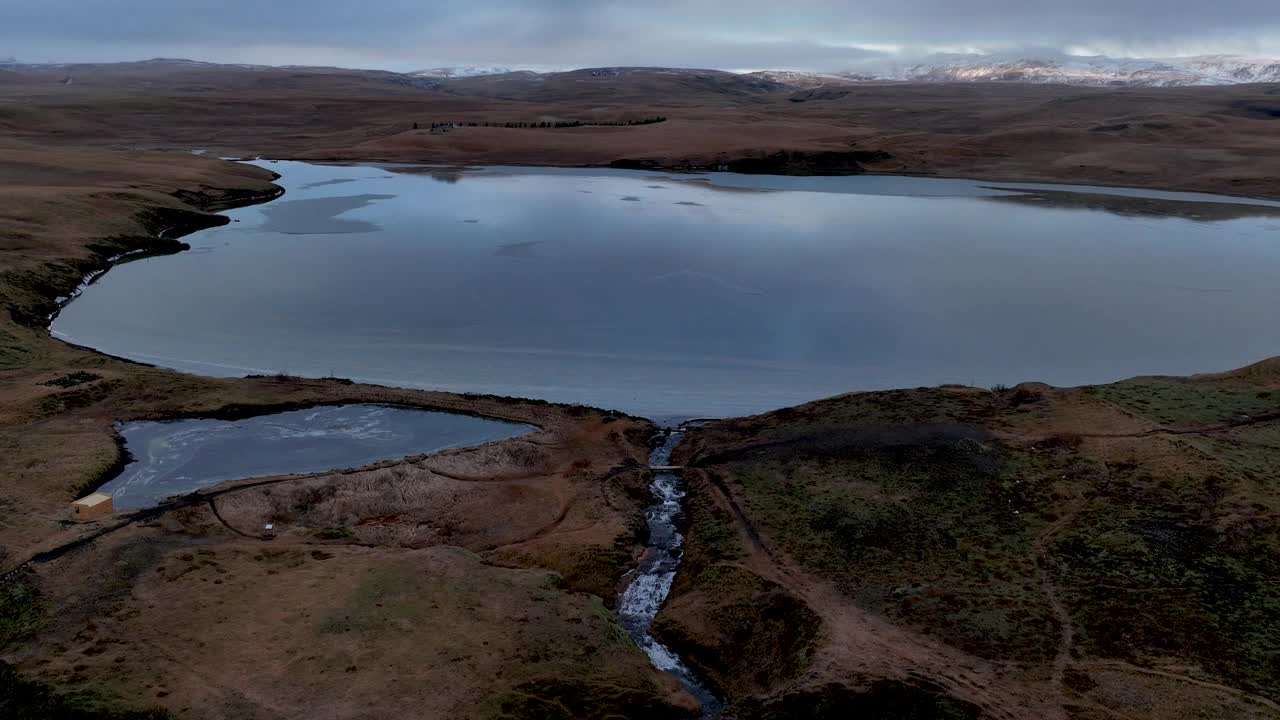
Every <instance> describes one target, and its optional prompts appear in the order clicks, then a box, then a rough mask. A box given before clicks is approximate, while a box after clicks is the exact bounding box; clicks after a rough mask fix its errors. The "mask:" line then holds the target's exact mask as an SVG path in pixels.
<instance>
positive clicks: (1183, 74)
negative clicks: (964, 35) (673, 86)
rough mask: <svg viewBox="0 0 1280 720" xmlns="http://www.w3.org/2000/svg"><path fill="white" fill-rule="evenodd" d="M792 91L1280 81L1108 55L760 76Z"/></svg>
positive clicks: (891, 64)
mask: <svg viewBox="0 0 1280 720" xmlns="http://www.w3.org/2000/svg"><path fill="white" fill-rule="evenodd" d="M751 74H752V75H754V76H759V77H764V78H767V79H770V80H773V81H775V82H780V83H784V84H786V85H791V86H793V87H800V88H806V89H808V88H814V87H819V86H822V85H834V84H850V83H855V82H866V81H900V82H1022V83H1044V84H1050V83H1055V84H1064V85H1092V86H1119V87H1184V86H1189V85H1235V84H1239V83H1259V82H1280V58H1248V57H1241V56H1236V55H1205V56H1199V57H1184V58H1151V59H1128V58H1110V57H1105V56H1101V55H1099V56H1073V55H1062V56H1057V57H1049V58H1045V57H1035V56H1031V57H1028V56H1020V55H1013V56H1010V55H1004V56H1001V55H977V54H974V55H933V56H929V57H926V58H920V59H917V60H909V61H908V60H903V61H897V60H884V59H875V60H869V61H867V62H865V63H863V64H862V65H859V66H857V67H854V68H850V69H847V70H844V71H841V72H829V73H793V72H772V71H765V72H757V73H751Z"/></svg>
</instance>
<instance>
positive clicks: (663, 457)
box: [618, 430, 723, 718]
mask: <svg viewBox="0 0 1280 720" xmlns="http://www.w3.org/2000/svg"><path fill="white" fill-rule="evenodd" d="M682 436H683V433H682V432H680V431H679V430H668V431H666V433H665V437H664V438H663V441H662V444H661V445H659V446H658V447H656V448H654V450H653V452H652V453H650V455H649V465H650V466H651V467H659V466H664V465H670V464H671V452H672V450H674V449H675V447H676V445H678V444H679V443H680V438H681V437H682ZM683 485H684V484H683V483H682V482H681V480H680V476H679V475H677V474H676V473H674V472H657V473H654V477H653V484H652V485H650V490H651V491H652V492H653V497H654V503H653V504H652V505H650V506H649V507H648V508H646V509H645V513H644V515H645V521H646V522H647V523H648V525H649V544H648V547H646V548H645V553H644V557H642V558H641V559H640V566H639V567H638V568H636V571H635V575H634V576H633V577H632V580H631V583H630V584H629V585H627V587H626V589H625V590H623V591H622V595H621V597H620V598H619V599H618V620H619V621H620V622H621V623H622V626H623V628H625V629H626V631H627V633H628V634H630V635H631V637H632V639H634V640H635V642H636V644H637V645H639V646H640V648H641V649H642V650H644V652H645V654H646V655H648V656H649V660H650V661H651V662H652V663H653V665H654V667H656V668H658V669H659V670H663V671H665V672H669V673H671V674H672V675H675V676H676V678H678V679H679V680H680V682H681V683H683V684H684V686H685V687H686V688H688V690H689V692H691V693H692V694H693V696H694V697H696V698H697V699H698V701H699V702H701V703H702V714H703V717H705V718H712V717H715V716H716V715H717V714H719V712H720V709H721V708H722V706H723V702H722V701H721V699H720V698H719V697H718V696H717V695H716V694H715V693H714V692H713V691H712V690H711V688H710V687H709V686H708V685H707V684H706V683H705V682H704V681H703V680H702V679H701V678H699V677H698V676H697V675H696V674H694V672H693V671H692V670H690V669H689V668H688V667H687V666H686V665H685V664H684V663H683V662H682V661H681V660H680V658H679V657H678V656H677V655H676V654H675V653H674V652H672V651H671V650H670V649H669V648H667V647H666V646H665V645H663V644H662V643H660V642H658V641H657V640H656V639H655V638H654V637H653V636H652V635H650V634H649V627H650V625H652V624H653V619H654V617H656V616H657V614H658V610H659V609H660V608H661V607H662V603H663V602H665V601H666V599H667V594H668V593H670V592H671V583H672V582H673V581H674V580H675V577H676V569H677V568H678V567H679V566H680V557H681V555H682V554H683V550H682V546H683V544H684V537H683V536H682V535H681V534H680V533H679V532H678V531H677V530H676V520H677V518H679V517H680V513H681V501H682V500H684V495H685V493H684V487H683Z"/></svg>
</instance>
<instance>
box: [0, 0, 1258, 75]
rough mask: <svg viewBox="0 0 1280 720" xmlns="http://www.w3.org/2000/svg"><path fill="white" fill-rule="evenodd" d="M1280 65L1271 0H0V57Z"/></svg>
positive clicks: (398, 63)
mask: <svg viewBox="0 0 1280 720" xmlns="http://www.w3.org/2000/svg"><path fill="white" fill-rule="evenodd" d="M1022 48H1035V49H1036V51H1037V52H1040V53H1045V52H1049V51H1059V52H1071V53H1075V54H1110V55H1119V56H1146V57H1151V56H1172V55H1190V54H1204V53H1239V54H1246V55H1261V56H1280V0H1052V1H1050V0H776V1H774V2H764V1H762V0H736V1H734V2H719V1H714V2H713V1H708V0H648V1H647V2H646V1H644V0H632V1H630V2H620V1H615V0H525V1H523V2H516V1H515V0H495V1H492V2H487V1H485V0H450V1H448V2H437V1H435V0H364V1H363V2H352V1H351V0H346V1H344V2H317V1H316V0H214V1H209V0H204V1H202V2H198V3H197V2H192V1H191V0H0V58H3V57H6V56H13V57H15V58H17V59H19V60H22V61H26V62H100V61H113V60H136V59H144V58H150V57H185V58H192V59H197V60H211V61H219V62H245V63H263V64H273V65H282V64H306V65H338V66H346V67H377V68H386V69H391V70H412V69H417V68H423V67H436V66H448V65H509V66H520V67H535V68H557V67H588V66H601V65H669V66H682V67H714V68H723V69H763V68H770V69H794V70H841V69H846V68H849V67H854V66H856V65H857V64H858V63H859V62H863V61H865V59H866V58H868V57H877V56H879V55H880V54H887V55H888V56H890V57H902V56H907V57H910V56H917V55H920V54H925V53H929V52H938V51H948V52H965V51H972V50H982V51H999V50H1008V49H1022Z"/></svg>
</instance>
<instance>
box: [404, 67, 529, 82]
mask: <svg viewBox="0 0 1280 720" xmlns="http://www.w3.org/2000/svg"><path fill="white" fill-rule="evenodd" d="M514 72H526V73H527V72H530V71H528V70H513V69H511V68H509V67H482V66H476V65H467V66H465V67H438V68H427V69H425V70H414V71H413V72H410V73H405V74H406V75H412V76H413V77H421V78H436V79H439V80H452V79H454V78H466V77H482V76H484V75H507V74H510V73H514Z"/></svg>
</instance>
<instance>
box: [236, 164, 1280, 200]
mask: <svg viewBox="0 0 1280 720" xmlns="http://www.w3.org/2000/svg"><path fill="white" fill-rule="evenodd" d="M229 159H231V160H233V161H236V162H247V161H250V160H263V161H266V162H272V161H277V160H280V161H292V162H305V163H313V164H318V165H342V166H359V165H366V164H369V163H386V164H396V165H420V166H424V167H425V166H438V167H440V168H441V169H449V170H462V171H465V170H469V169H483V168H492V167H504V166H513V167H530V168H560V169H578V170H620V169H622V170H627V169H629V170H644V171H651V172H661V173H669V174H673V175H702V174H706V173H708V172H725V173H728V174H733V175H743V176H748V177H750V176H761V175H764V176H768V175H773V176H775V177H789V178H797V177H884V178H893V177H904V178H919V179H935V180H963V181H970V182H974V183H984V182H989V183H1001V184H1005V185H1016V184H1049V185H1058V186H1061V187H1062V189H1063V190H1064V191H1067V192H1070V191H1071V189H1072V188H1087V187H1098V188H1112V189H1117V190H1121V189H1134V190H1148V191H1153V192H1170V193H1196V194H1205V195H1217V196H1220V197H1223V198H1234V199H1239V200H1256V201H1262V202H1268V203H1280V191H1277V192H1276V193H1274V194H1270V195H1268V194H1262V195H1249V194H1244V193H1239V192H1232V191H1231V189H1230V188H1229V187H1222V186H1220V185H1219V184H1217V183H1209V184H1205V183H1196V184H1191V185H1165V184H1160V183H1150V182H1142V181H1141V180H1142V179H1141V178H1134V182H1131V183H1126V182H1108V181H1105V180H1087V179H1081V180H1073V179H1070V178H1066V177H1063V176H1061V175H1038V174H1033V173H1028V174H1022V173H975V172H971V171H957V172H955V173H948V172H942V171H938V172H919V171H916V172H912V171H899V170H875V169H863V170H857V171H849V172H829V173H821V172H818V173H794V174H787V173H751V172H737V171H731V170H730V171H716V170H714V169H713V168H712V167H711V166H705V167H703V166H698V167H693V168H690V167H687V166H683V167H682V166H680V165H674V164H673V165H654V166H652V167H643V168H641V167H619V166H617V165H614V164H610V163H596V164H580V163H566V162H553V161H552V162H538V161H531V160H526V159H523V158H522V157H521V158H513V159H511V160H502V159H488V158H486V159H483V160H473V161H455V160H449V161H447V162H446V161H434V160H406V159H405V158H403V157H401V158H395V157H377V156H374V157H362V158H359V159H352V158H346V157H338V156H330V157H312V156H308V155H293V154H289V153H283V154H278V155H277V154H264V155H258V156H255V157H234V158H229ZM1001 189H1004V188H1001ZM1206 202H1207V201H1206Z"/></svg>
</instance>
